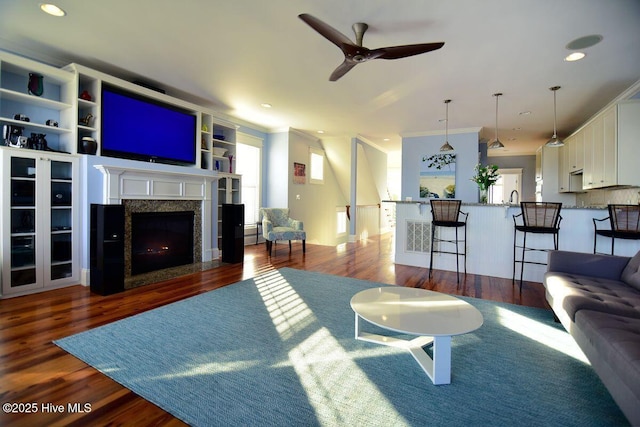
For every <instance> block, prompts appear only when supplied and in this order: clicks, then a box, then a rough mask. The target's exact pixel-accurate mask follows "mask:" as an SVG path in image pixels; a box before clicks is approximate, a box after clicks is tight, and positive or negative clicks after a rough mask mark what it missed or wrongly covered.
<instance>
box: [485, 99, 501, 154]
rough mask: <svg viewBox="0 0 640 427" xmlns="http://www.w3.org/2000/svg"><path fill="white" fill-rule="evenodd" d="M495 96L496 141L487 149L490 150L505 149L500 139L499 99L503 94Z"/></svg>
mask: <svg viewBox="0 0 640 427" xmlns="http://www.w3.org/2000/svg"><path fill="white" fill-rule="evenodd" d="M493 96H495V97H496V139H495V140H494V141H493V142H492V143H491V144H489V147H487V148H489V149H490V150H500V149H502V148H504V144H503V143H502V142H500V140H499V139H498V97H500V96H502V94H501V93H494V94H493Z"/></svg>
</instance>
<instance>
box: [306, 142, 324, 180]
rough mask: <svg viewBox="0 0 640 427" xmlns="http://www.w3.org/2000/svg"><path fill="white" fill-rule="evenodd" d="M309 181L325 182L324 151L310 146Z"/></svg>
mask: <svg viewBox="0 0 640 427" xmlns="http://www.w3.org/2000/svg"><path fill="white" fill-rule="evenodd" d="M309 163H310V165H311V166H310V168H309V169H310V171H309V183H310V184H324V151H322V150H319V149H317V148H313V147H309Z"/></svg>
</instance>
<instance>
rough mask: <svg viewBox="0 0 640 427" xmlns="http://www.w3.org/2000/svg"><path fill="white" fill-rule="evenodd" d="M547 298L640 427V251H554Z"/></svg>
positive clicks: (548, 278) (631, 419) (619, 404)
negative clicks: (627, 254) (619, 253)
mask: <svg viewBox="0 0 640 427" xmlns="http://www.w3.org/2000/svg"><path fill="white" fill-rule="evenodd" d="M544 286H545V289H546V298H547V301H548V302H549V304H550V305H551V308H552V309H553V311H554V313H555V315H556V316H557V318H558V319H559V320H560V322H561V323H562V325H563V326H564V327H565V329H566V330H567V331H569V333H570V334H571V335H572V336H573V338H574V339H575V340H576V342H577V343H578V345H579V346H580V348H581V349H582V351H583V352H584V354H585V355H586V356H587V358H588V359H589V361H590V362H591V365H592V366H593V369H594V370H595V372H596V373H597V374H598V376H599V377H600V379H601V380H602V382H603V383H604V385H605V386H606V387H607V389H608V390H609V392H610V393H611V396H612V397H613V398H614V400H615V401H616V403H617V404H618V406H619V407H620V409H622V412H623V413H624V414H625V416H626V417H627V418H628V419H629V422H630V423H631V424H632V425H640V252H638V253H637V254H636V255H635V256H634V257H633V258H629V257H621V256H611V255H600V254H588V253H578V252H566V251H552V252H550V253H549V262H548V266H547V272H546V274H545V276H544Z"/></svg>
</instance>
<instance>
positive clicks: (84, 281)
mask: <svg viewBox="0 0 640 427" xmlns="http://www.w3.org/2000/svg"><path fill="white" fill-rule="evenodd" d="M90 283H91V270H90V269H88V268H82V269H81V270H80V284H81V285H82V286H89V284H90Z"/></svg>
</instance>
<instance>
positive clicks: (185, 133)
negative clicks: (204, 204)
mask: <svg viewBox="0 0 640 427" xmlns="http://www.w3.org/2000/svg"><path fill="white" fill-rule="evenodd" d="M101 116H102V127H101V131H102V138H101V139H102V141H101V143H102V155H104V156H112V157H121V158H127V159H135V160H143V161H157V162H160V163H171V164H195V162H196V116H195V114H194V113H193V112H190V111H187V110H184V109H181V108H178V107H175V106H172V105H168V104H164V103H161V102H159V101H155V100H151V99H149V98H145V97H142V96H139V95H136V94H133V93H131V92H127V91H124V90H122V89H119V88H115V87H112V86H108V85H103V87H102V114H101Z"/></svg>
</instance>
